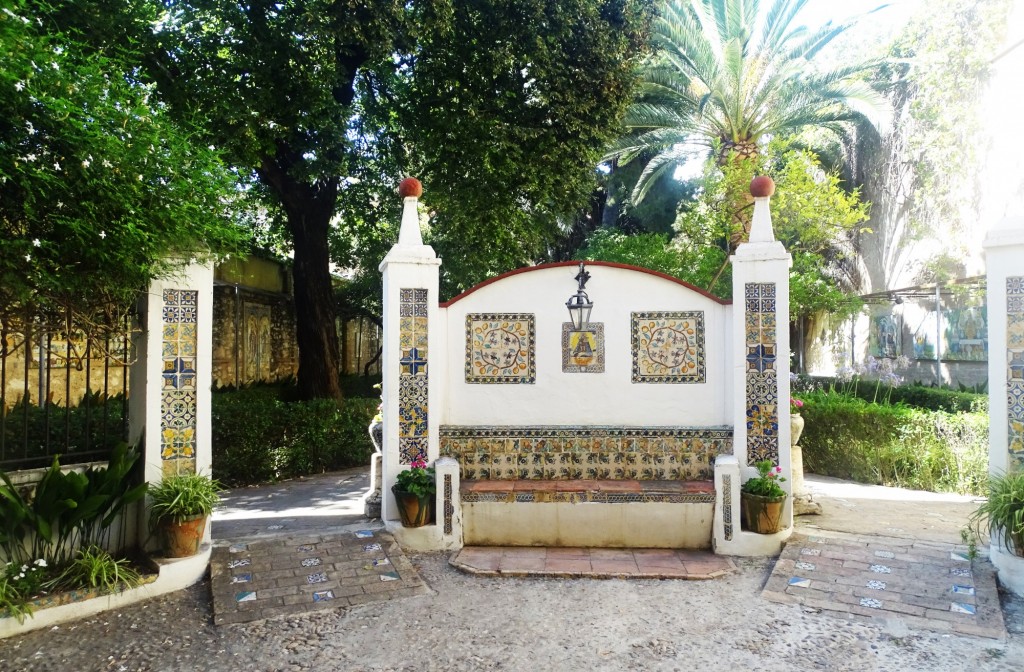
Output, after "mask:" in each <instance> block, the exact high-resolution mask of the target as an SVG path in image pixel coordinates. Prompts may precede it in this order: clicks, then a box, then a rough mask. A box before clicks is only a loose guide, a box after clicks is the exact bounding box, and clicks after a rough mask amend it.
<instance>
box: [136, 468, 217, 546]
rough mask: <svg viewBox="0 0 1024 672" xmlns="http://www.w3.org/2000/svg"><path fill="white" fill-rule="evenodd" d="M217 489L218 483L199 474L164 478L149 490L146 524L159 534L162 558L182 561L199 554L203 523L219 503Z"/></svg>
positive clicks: (204, 523) (204, 524)
mask: <svg viewBox="0 0 1024 672" xmlns="http://www.w3.org/2000/svg"><path fill="white" fill-rule="evenodd" d="M220 489H221V484H220V483H218V482H217V481H216V480H214V479H213V478H210V477H209V476H205V475H203V474H179V475H177V476H166V477H164V479H163V480H162V481H160V483H158V484H157V485H155V486H151V487H150V488H149V496H150V502H151V506H152V508H151V509H150V511H149V524H150V528H151V529H152V530H153V531H154V532H156V533H158V534H159V536H160V543H161V547H162V549H163V552H164V555H165V556H166V557H168V558H184V557H188V556H190V555H195V554H196V553H198V552H199V544H200V543H201V542H202V540H203V534H204V532H205V531H206V519H207V517H209V515H210V513H211V512H213V509H214V507H215V506H216V505H217V502H219V501H220V496H219V495H218V494H217V492H218V491H219V490H220Z"/></svg>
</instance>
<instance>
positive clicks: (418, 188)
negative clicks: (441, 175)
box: [398, 177, 423, 198]
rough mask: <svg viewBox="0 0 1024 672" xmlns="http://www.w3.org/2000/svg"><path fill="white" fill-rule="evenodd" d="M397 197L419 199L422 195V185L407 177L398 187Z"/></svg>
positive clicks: (413, 178)
mask: <svg viewBox="0 0 1024 672" xmlns="http://www.w3.org/2000/svg"><path fill="white" fill-rule="evenodd" d="M398 195H399V196H401V197H402V198H408V197H410V196H413V197H415V198H419V197H420V196H422V195H423V185H422V184H420V181H419V180H417V179H416V178H415V177H407V178H405V179H404V180H402V182H401V184H399V185H398Z"/></svg>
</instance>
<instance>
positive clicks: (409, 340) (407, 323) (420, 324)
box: [398, 289, 429, 464]
mask: <svg viewBox="0 0 1024 672" xmlns="http://www.w3.org/2000/svg"><path fill="white" fill-rule="evenodd" d="M398 312H399V324H398V333H399V341H400V345H401V356H400V358H399V360H398V364H399V374H398V452H399V460H400V462H401V463H402V464H410V463H411V462H413V461H414V460H417V459H424V460H425V459H426V458H427V443H428V436H429V425H428V424H427V391H428V389H429V387H428V378H427V290H425V289H401V290H399V311H398Z"/></svg>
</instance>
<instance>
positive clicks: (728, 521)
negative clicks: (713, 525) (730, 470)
mask: <svg viewBox="0 0 1024 672" xmlns="http://www.w3.org/2000/svg"><path fill="white" fill-rule="evenodd" d="M722 490H723V491H724V492H725V493H726V496H725V504H724V506H723V507H722V515H723V516H724V517H725V540H726V541H732V494H731V493H732V476H731V475H730V474H723V475H722Z"/></svg>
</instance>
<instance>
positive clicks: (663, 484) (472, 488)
mask: <svg viewBox="0 0 1024 672" xmlns="http://www.w3.org/2000/svg"><path fill="white" fill-rule="evenodd" d="M459 489H460V490H462V491H463V492H512V491H515V492H615V493H623V492H625V493H644V492H651V493H670V494H676V493H680V494H699V493H713V492H714V491H715V484H714V482H713V481H632V480H630V481H627V480H623V481H612V480H608V481H597V480H579V481H544V480H530V479H522V480H502V479H490V480H471V479H465V480H463V481H462V482H461V483H460V486H459Z"/></svg>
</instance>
